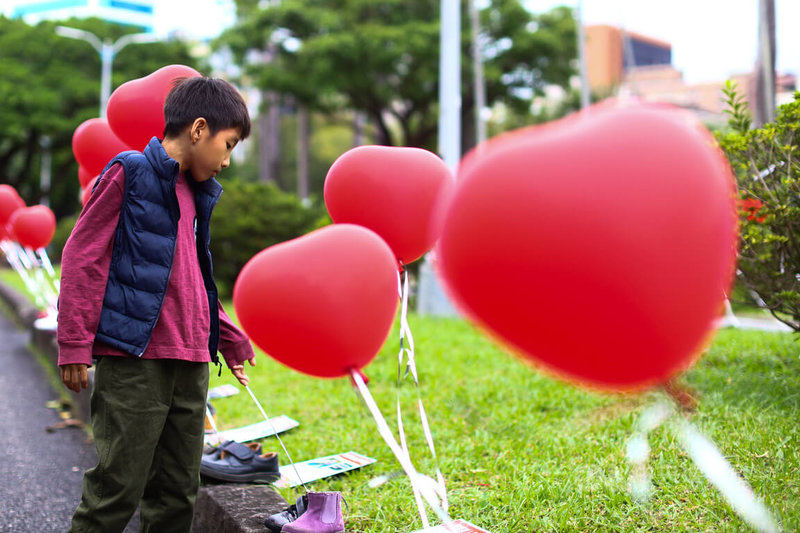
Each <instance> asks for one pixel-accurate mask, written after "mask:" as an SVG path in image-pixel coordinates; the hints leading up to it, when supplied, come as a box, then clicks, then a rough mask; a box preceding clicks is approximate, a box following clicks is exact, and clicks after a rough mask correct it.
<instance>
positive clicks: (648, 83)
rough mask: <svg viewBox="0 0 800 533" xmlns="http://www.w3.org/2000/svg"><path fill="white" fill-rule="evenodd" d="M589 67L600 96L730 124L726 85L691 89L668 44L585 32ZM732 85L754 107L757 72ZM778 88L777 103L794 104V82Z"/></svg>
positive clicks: (603, 30) (602, 29) (599, 29)
mask: <svg viewBox="0 0 800 533" xmlns="http://www.w3.org/2000/svg"><path fill="white" fill-rule="evenodd" d="M586 66H587V74H588V78H589V87H590V88H591V90H592V92H593V93H594V94H596V95H598V96H601V97H604V96H611V95H614V94H620V93H621V94H626V95H631V96H636V97H638V98H642V99H644V100H649V101H654V102H664V103H669V104H673V105H677V106H679V107H683V108H685V109H689V110H691V111H694V112H695V113H696V114H697V115H698V116H699V117H700V118H701V119H702V120H703V121H704V122H706V123H707V124H724V123H725V122H727V119H728V117H727V115H726V114H725V102H724V99H723V97H724V95H723V92H722V88H723V87H724V85H725V81H726V80H719V81H716V82H708V83H698V84H687V83H686V82H685V81H684V79H683V73H681V72H680V71H679V70H677V69H675V67H674V66H673V65H672V46H671V45H670V43H667V42H664V41H659V40H657V39H653V38H650V37H646V36H644V35H639V34H636V33H632V32H626V31H624V30H622V29H621V28H615V27H612V26H587V27H586ZM728 79H730V80H732V81H733V82H734V83H736V85H737V87H738V89H739V91H740V92H741V93H742V94H744V96H745V97H746V98H747V101H748V102H751V103H752V102H754V101H755V76H754V73H753V72H745V73H739V74H731V75H730V76H728ZM775 85H776V86H775V89H776V103H777V104H778V105H780V104H782V103H785V102H788V101H791V99H792V93H793V91H794V90H795V88H796V78H795V76H794V75H793V74H782V75H778V76H777V77H776V84H775ZM751 107H752V106H751Z"/></svg>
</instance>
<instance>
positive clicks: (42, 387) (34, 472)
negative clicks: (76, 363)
mask: <svg viewBox="0 0 800 533" xmlns="http://www.w3.org/2000/svg"><path fill="white" fill-rule="evenodd" d="M29 339H30V333H29V332H28V331H23V330H19V329H17V328H16V326H15V325H14V324H13V323H12V322H11V321H10V320H9V318H8V316H7V315H6V314H4V313H3V312H2V310H0V450H2V453H0V532H2V533H12V532H13V533H28V532H30V533H49V532H54V533H55V532H58V533H63V532H65V531H67V529H68V528H69V523H70V518H71V516H72V512H73V511H74V510H75V507H76V506H77V505H78V502H79V501H80V497H81V480H82V478H83V472H84V471H85V470H86V469H87V468H90V467H92V466H94V464H95V463H96V457H97V456H96V454H95V449H94V445H93V444H91V442H89V440H88V436H87V433H86V432H85V431H84V430H83V429H80V428H76V427H65V428H62V429H56V430H55V431H53V432H48V431H47V429H46V428H48V427H52V426H54V425H56V424H58V423H59V422H61V421H62V419H61V417H60V416H59V411H58V409H52V408H49V407H47V403H48V402H49V401H52V400H58V399H59V396H58V394H57V393H56V392H55V390H54V389H53V387H52V386H51V384H50V381H49V380H48V378H47V376H46V373H45V371H44V369H43V367H42V366H41V365H40V364H39V363H38V361H37V360H36V359H35V357H34V356H33V355H32V354H31V353H30V351H29V350H28V348H27V345H28V341H29ZM136 522H137V521H136V520H135V519H134V520H133V521H132V523H131V524H129V525H128V528H126V530H125V531H126V532H128V531H131V532H132V531H136V526H137V523H136Z"/></svg>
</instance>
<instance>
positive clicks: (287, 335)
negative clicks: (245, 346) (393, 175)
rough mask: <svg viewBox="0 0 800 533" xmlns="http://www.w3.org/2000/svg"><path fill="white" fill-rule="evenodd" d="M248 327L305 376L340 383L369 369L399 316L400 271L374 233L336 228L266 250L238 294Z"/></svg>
mask: <svg viewBox="0 0 800 533" xmlns="http://www.w3.org/2000/svg"><path fill="white" fill-rule="evenodd" d="M233 305H234V308H235V309H236V315H237V316H238V318H239V320H240V322H241V325H242V328H243V329H244V331H245V332H246V333H247V334H248V335H249V336H250V338H251V339H252V340H253V342H254V343H255V344H256V345H257V346H258V347H260V348H261V349H262V350H264V352H266V353H267V354H268V355H270V356H271V357H273V358H275V359H276V360H278V361H280V362H281V363H283V364H284V365H286V366H288V367H291V368H293V369H295V370H297V371H298V372H303V373H305V374H309V375H312V376H317V377H324V378H333V377H339V376H346V375H350V370H351V369H360V368H363V367H364V366H366V365H368V364H369V363H370V361H372V359H373V358H374V357H375V355H376V354H377V353H378V351H379V350H380V348H381V346H382V345H383V343H384V342H385V340H386V337H387V336H388V334H389V331H390V329H391V327H392V324H393V322H394V317H395V313H396V312H397V305H398V296H397V268H396V263H395V259H394V255H393V254H392V251H391V249H390V248H389V247H388V246H387V245H386V243H385V242H384V241H383V240H382V239H381V238H380V237H379V236H378V235H376V234H375V233H373V232H372V231H370V230H368V229H366V228H363V227H360V226H355V225H352V224H334V225H331V226H326V227H324V228H322V229H319V230H317V231H314V232H312V233H309V234H308V235H305V236H303V237H299V238H297V239H293V240H291V241H287V242H284V243H281V244H276V245H275V246H271V247H269V248H267V249H265V250H262V251H261V252H259V253H258V254H256V255H255V256H253V258H252V259H250V261H248V262H247V264H246V265H245V266H244V268H242V271H241V272H240V273H239V277H238V278H237V280H236V284H235V286H234V289H233Z"/></svg>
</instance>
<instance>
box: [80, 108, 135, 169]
mask: <svg viewBox="0 0 800 533" xmlns="http://www.w3.org/2000/svg"><path fill="white" fill-rule="evenodd" d="M130 149H131V148H130V146H128V145H126V144H125V143H124V142H122V141H121V140H119V139H118V138H117V136H116V135H114V132H113V131H111V128H110V127H109V126H108V122H107V121H106V119H104V118H90V119H89V120H87V121H86V122H84V123H83V124H81V125H80V126H78V127H77V128H76V129H75V133H74V134H73V135H72V152H73V153H74V154H75V159H77V161H78V165H80V166H81V167H83V168H84V170H85V171H86V172H88V173H89V174H91V175H93V176H97V175H98V174H100V173H101V172H102V171H103V168H105V166H106V165H107V164H108V162H109V161H111V159H112V158H114V156H116V155H117V154H118V153H120V152H124V151H125V150H130ZM79 179H80V176H79Z"/></svg>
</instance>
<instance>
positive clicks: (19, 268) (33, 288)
mask: <svg viewBox="0 0 800 533" xmlns="http://www.w3.org/2000/svg"><path fill="white" fill-rule="evenodd" d="M2 250H3V253H4V254H5V256H6V261H8V264H9V265H11V268H13V269H14V271H15V272H16V273H17V274H18V275H19V277H20V278H21V279H22V281H23V283H24V284H25V288H26V289H27V290H28V292H29V293H31V295H32V296H33V299H34V302H35V303H36V306H37V307H39V308H41V309H47V308H48V302H47V299H46V298H45V297H44V295H43V294H42V291H41V289H40V288H39V287H38V285H37V284H36V282H35V281H34V279H33V278H32V277H31V275H30V273H29V272H28V270H29V268H32V265H30V262H29V261H28V258H27V256H25V255H24V254H22V253H21V251H20V246H19V245H18V244H16V243H12V242H10V241H3V243H2Z"/></svg>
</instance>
